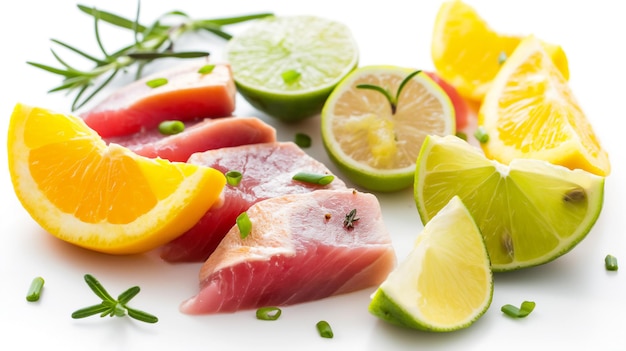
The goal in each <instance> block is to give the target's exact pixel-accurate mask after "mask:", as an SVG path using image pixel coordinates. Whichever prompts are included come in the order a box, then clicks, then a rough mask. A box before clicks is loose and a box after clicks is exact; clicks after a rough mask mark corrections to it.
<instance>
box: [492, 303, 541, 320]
mask: <svg viewBox="0 0 626 351" xmlns="http://www.w3.org/2000/svg"><path fill="white" fill-rule="evenodd" d="M534 309H535V303H534V302H532V301H524V302H522V305H521V307H519V308H518V307H516V306H513V305H508V304H507V305H504V306H502V308H501V309H500V310H501V311H502V312H503V313H504V314H506V315H507V316H509V317H512V318H524V317H526V316H528V315H529V314H530V312H532V311H533V310H534Z"/></svg>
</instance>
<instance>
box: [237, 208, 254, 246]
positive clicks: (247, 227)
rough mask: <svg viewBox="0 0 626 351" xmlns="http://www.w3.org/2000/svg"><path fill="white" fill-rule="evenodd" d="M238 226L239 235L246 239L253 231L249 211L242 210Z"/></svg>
mask: <svg viewBox="0 0 626 351" xmlns="http://www.w3.org/2000/svg"><path fill="white" fill-rule="evenodd" d="M237 228H239V235H240V236H241V238H242V239H245V238H246V237H247V236H248V235H250V232H251V231H252V222H251V221H250V217H248V213H247V212H241V214H239V216H237Z"/></svg>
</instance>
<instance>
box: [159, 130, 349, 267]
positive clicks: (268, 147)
mask: <svg viewBox="0 0 626 351" xmlns="http://www.w3.org/2000/svg"><path fill="white" fill-rule="evenodd" d="M188 162H190V163H194V164H200V165H205V166H209V167H213V168H215V169H217V170H219V171H221V172H223V173H226V172H228V171H230V170H235V171H239V172H241V173H242V174H243V177H242V179H241V182H240V183H239V185H238V186H236V187H233V186H230V185H226V186H225V187H224V190H223V191H222V195H223V199H224V201H223V202H222V204H221V207H215V206H214V208H212V209H210V210H209V211H208V212H207V213H206V214H205V215H204V216H203V217H202V218H201V219H200V221H198V223H197V224H196V225H195V226H194V227H192V228H191V229H190V230H189V231H187V232H186V233H185V234H183V235H182V236H180V237H178V238H176V239H174V240H173V241H171V242H169V243H168V244H166V245H165V246H164V247H163V249H162V251H161V257H162V258H163V259H164V260H166V261H169V262H204V261H205V260H206V259H207V258H208V257H209V255H210V254H211V253H212V252H213V251H214V250H215V248H216V247H217V245H218V244H219V243H220V241H221V240H222V238H223V237H224V235H226V233H227V232H228V231H229V230H230V229H231V228H232V226H233V225H235V221H236V218H237V216H239V214H240V213H241V212H244V211H246V210H247V209H248V208H249V207H250V206H252V205H253V204H254V203H256V202H259V201H261V200H265V199H269V198H272V197H276V196H281V195H287V194H298V193H307V192H311V191H314V190H319V189H345V188H346V185H345V183H344V182H343V181H342V180H341V179H338V178H337V177H335V179H334V180H333V182H332V183H330V184H328V185H326V186H321V185H315V184H309V183H303V182H299V181H295V180H293V179H291V178H292V177H293V175H294V174H296V173H298V172H311V173H328V174H330V173H331V172H330V171H329V170H328V168H326V166H325V165H324V164H322V163H321V162H319V161H317V160H315V159H313V158H312V157H310V156H309V155H307V154H306V153H305V152H304V151H302V150H301V149H300V148H299V147H298V146H297V145H296V144H294V143H292V142H275V143H265V144H255V145H247V146H240V147H231V148H223V149H219V150H211V151H207V152H203V153H197V154H194V155H192V156H191V157H190V158H189V161H188Z"/></svg>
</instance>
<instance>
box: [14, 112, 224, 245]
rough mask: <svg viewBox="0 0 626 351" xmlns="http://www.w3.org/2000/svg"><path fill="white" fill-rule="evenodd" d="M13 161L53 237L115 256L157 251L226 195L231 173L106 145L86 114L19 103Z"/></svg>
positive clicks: (20, 188)
mask: <svg viewBox="0 0 626 351" xmlns="http://www.w3.org/2000/svg"><path fill="white" fill-rule="evenodd" d="M7 150H8V165H9V172H10V175H11V181H12V184H13V188H14V191H15V194H16V196H17V197H18V199H19V200H20V202H21V204H22V205H23V207H24V208H25V209H26V210H27V212H28V213H29V214H30V216H31V217H32V218H33V219H34V220H35V221H36V222H37V223H38V224H39V225H40V226H41V227H42V228H43V229H45V230H46V231H48V232H49V233H50V234H52V235H53V236H55V237H57V238H59V239H61V240H64V241H66V242H69V243H71V244H74V245H77V246H80V247H83V248H86V249H90V250H93V251H98V252H103V253H108V254H136V253H143V252H147V251H149V250H152V249H154V248H156V247H158V246H160V245H163V244H165V243H167V242H169V241H170V240H172V239H174V238H176V237H177V236H179V235H182V234H183V233H184V232H185V231H186V230H187V229H189V228H190V227H191V226H193V225H194V224H195V223H196V222H197V221H198V220H199V219H200V218H201V217H202V215H204V213H205V212H206V211H207V210H208V209H209V208H210V207H211V206H212V205H213V204H214V203H215V202H216V201H218V200H219V196H220V193H221V190H222V188H223V187H224V185H225V183H226V179H225V177H224V175H223V174H222V173H221V172H219V171H217V170H215V169H211V168H208V167H201V166H197V165H192V164H187V163H171V162H169V161H166V160H162V159H149V158H145V157H141V156H138V155H136V154H135V153H133V152H132V151H130V150H128V149H126V148H123V147H121V146H119V145H116V144H111V145H106V143H105V142H104V141H103V140H102V139H101V138H100V136H99V135H98V134H97V133H96V132H95V131H93V130H92V129H90V128H89V127H88V126H87V125H86V124H85V123H84V122H83V121H82V120H81V119H80V118H78V117H75V116H72V115H66V114H62V113H56V112H53V111H50V110H47V109H43V108H38V107H32V106H27V105H23V104H17V105H16V107H15V109H14V111H13V114H12V115H11V120H10V123H9V133H8V142H7Z"/></svg>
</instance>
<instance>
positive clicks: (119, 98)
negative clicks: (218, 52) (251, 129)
mask: <svg viewBox="0 0 626 351" xmlns="http://www.w3.org/2000/svg"><path fill="white" fill-rule="evenodd" d="M204 65H206V62H198V63H193V64H191V65H183V66H177V67H175V68H172V69H169V70H166V71H163V72H159V73H156V74H153V75H150V76H148V77H145V78H143V79H140V80H137V81H135V82H133V83H131V84H129V85H127V86H126V87H124V88H122V89H120V90H118V91H116V92H115V93H113V94H112V95H111V96H109V97H108V98H106V99H105V100H103V101H102V102H101V103H99V104H98V105H96V106H95V107H94V108H92V109H91V110H89V111H86V112H84V113H82V114H80V116H81V117H82V118H83V119H84V120H85V123H87V125H88V126H89V127H91V128H92V129H94V130H95V131H96V132H98V134H100V136H102V137H103V138H106V137H111V136H119V135H128V134H133V133H137V132H139V131H140V130H141V129H142V128H148V129H151V128H154V127H156V126H158V125H159V123H160V122H162V121H164V120H179V121H189V120H193V119H202V118H216V117H227V116H231V115H232V113H233V111H234V110H235V92H236V88H235V83H234V81H233V77H232V72H231V69H230V66H229V65H227V64H216V65H215V68H214V69H213V71H212V72H211V73H208V74H201V73H198V70H199V69H200V68H201V67H202V66H204ZM155 78H166V79H167V80H168V83H167V84H165V85H162V86H159V87H156V88H151V87H149V86H148V85H147V84H146V82H148V81H150V80H152V79H155Z"/></svg>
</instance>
